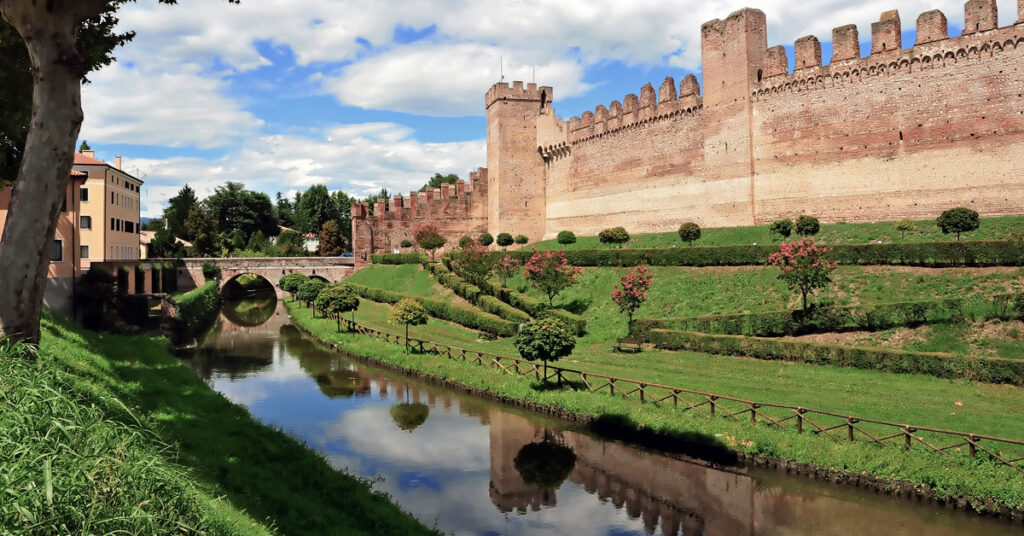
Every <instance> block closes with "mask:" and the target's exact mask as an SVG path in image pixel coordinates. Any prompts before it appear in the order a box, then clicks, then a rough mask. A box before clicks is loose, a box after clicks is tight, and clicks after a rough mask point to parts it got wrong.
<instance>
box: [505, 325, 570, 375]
mask: <svg viewBox="0 0 1024 536" xmlns="http://www.w3.org/2000/svg"><path fill="white" fill-rule="evenodd" d="M513 344H515V347H516V350H518V351H519V355H521V356H523V359H529V360H531V361H536V360H540V361H543V362H544V381H545V382H546V381H547V380H548V361H558V360H559V359H561V358H563V357H565V356H567V355H569V354H571V353H572V351H573V349H574V348H575V347H576V336H575V335H574V334H573V332H572V330H571V329H569V326H567V325H566V324H565V322H562V321H561V320H559V319H557V318H554V317H550V316H549V317H547V318H541V319H539V320H536V321H534V322H530V323H528V324H523V325H522V326H521V327H520V328H519V334H518V335H516V338H515V340H513Z"/></svg>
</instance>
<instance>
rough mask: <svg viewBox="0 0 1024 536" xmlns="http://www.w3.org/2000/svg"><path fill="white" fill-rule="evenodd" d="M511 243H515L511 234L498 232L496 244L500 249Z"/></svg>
mask: <svg viewBox="0 0 1024 536" xmlns="http://www.w3.org/2000/svg"><path fill="white" fill-rule="evenodd" d="M513 243H515V239H514V238H512V235H510V234H508V233H499V234H498V245H499V246H501V249H505V248H507V247H509V246H511V245H512V244H513Z"/></svg>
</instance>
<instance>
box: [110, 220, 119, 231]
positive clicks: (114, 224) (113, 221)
mask: <svg viewBox="0 0 1024 536" xmlns="http://www.w3.org/2000/svg"><path fill="white" fill-rule="evenodd" d="M110 230H111V231H116V230H117V223H116V222H115V220H114V218H110Z"/></svg>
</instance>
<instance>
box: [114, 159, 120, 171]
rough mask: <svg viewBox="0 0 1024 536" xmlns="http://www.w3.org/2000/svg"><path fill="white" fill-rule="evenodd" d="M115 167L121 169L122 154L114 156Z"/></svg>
mask: <svg viewBox="0 0 1024 536" xmlns="http://www.w3.org/2000/svg"><path fill="white" fill-rule="evenodd" d="M114 167H116V168H117V169H118V171H120V170H121V156H120V155H118V156H115V157H114Z"/></svg>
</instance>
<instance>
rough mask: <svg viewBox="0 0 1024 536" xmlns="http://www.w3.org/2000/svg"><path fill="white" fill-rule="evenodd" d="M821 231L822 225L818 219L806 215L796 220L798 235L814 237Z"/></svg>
mask: <svg viewBox="0 0 1024 536" xmlns="http://www.w3.org/2000/svg"><path fill="white" fill-rule="evenodd" d="M820 230H821V223H819V222H818V218H815V217H814V216H808V215H806V214H804V215H802V216H800V217H799V218H797V219H796V234H798V235H800V236H813V235H816V234H818V231H820Z"/></svg>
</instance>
